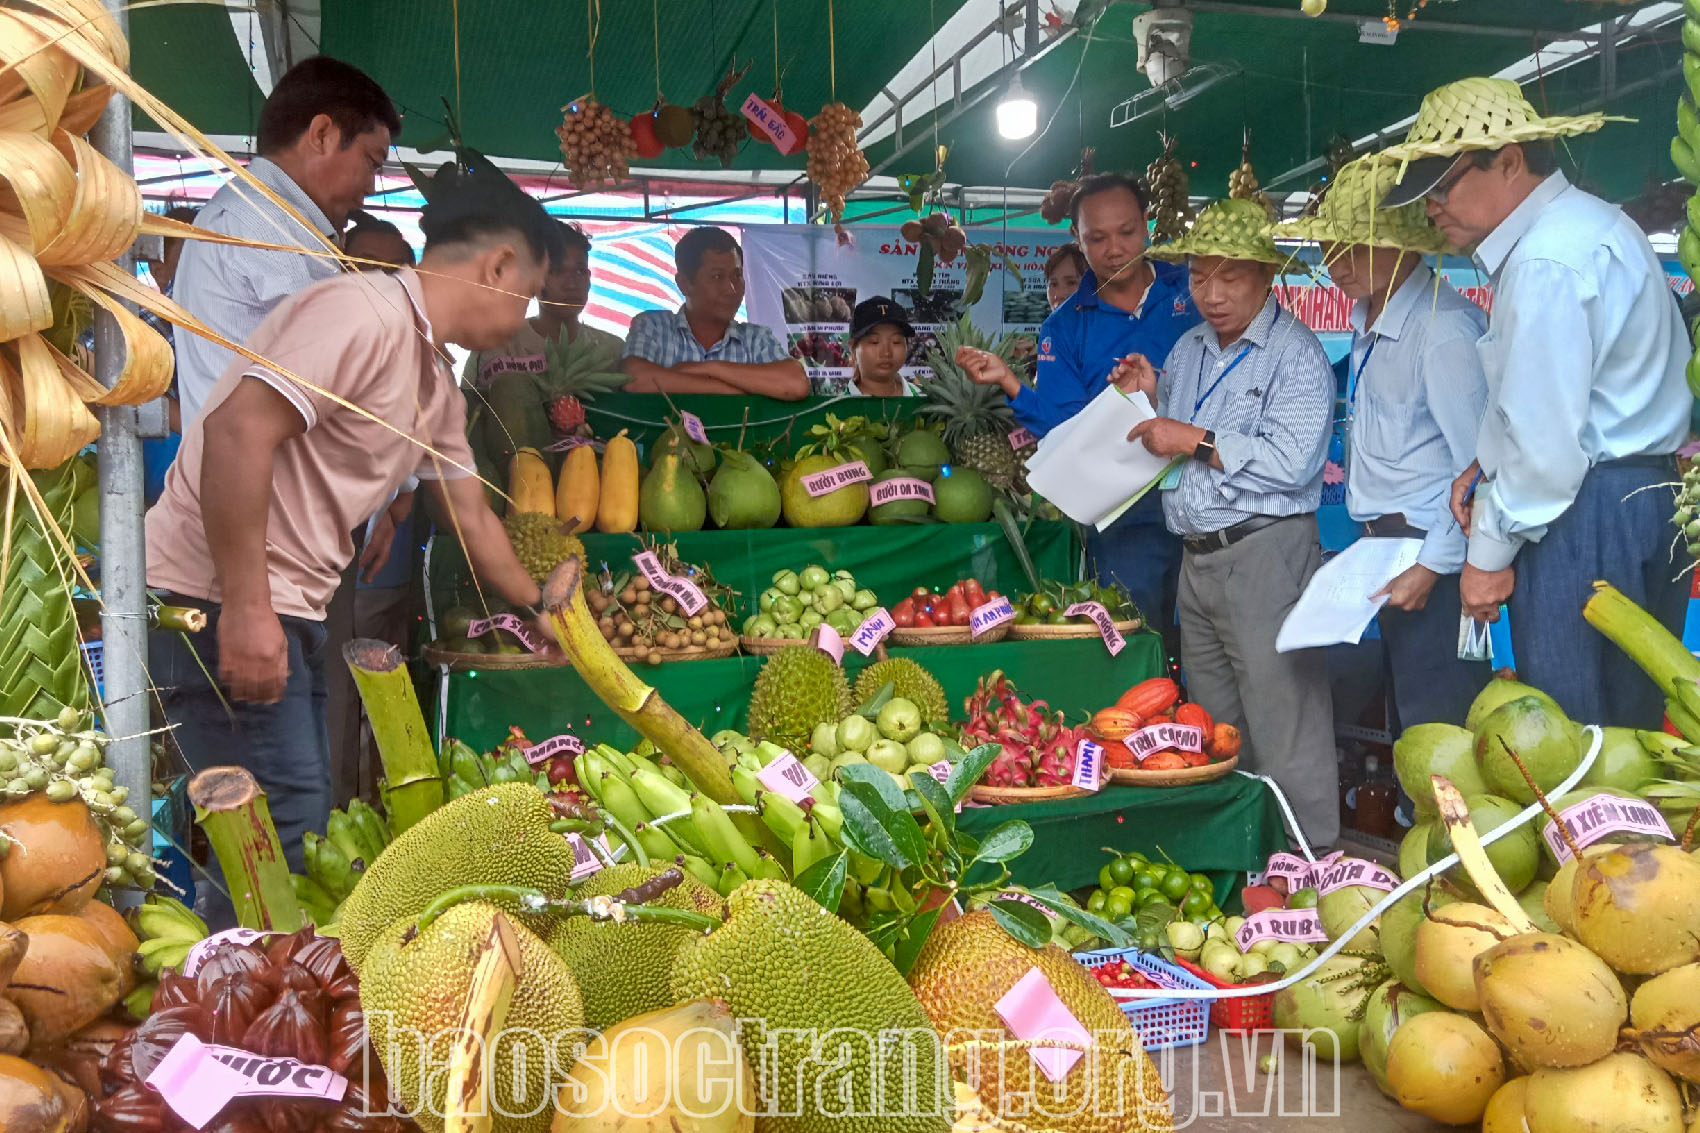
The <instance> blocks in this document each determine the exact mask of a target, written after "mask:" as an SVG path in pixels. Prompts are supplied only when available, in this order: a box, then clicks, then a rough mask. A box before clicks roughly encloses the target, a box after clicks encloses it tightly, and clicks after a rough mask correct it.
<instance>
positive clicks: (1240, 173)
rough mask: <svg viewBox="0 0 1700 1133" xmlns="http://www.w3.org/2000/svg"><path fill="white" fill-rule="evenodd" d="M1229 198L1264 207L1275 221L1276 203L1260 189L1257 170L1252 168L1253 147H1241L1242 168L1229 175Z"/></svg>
mask: <svg viewBox="0 0 1700 1133" xmlns="http://www.w3.org/2000/svg"><path fill="white" fill-rule="evenodd" d="M1228 196H1230V197H1232V198H1233V199H1235V200H1240V201H1252V202H1254V203H1255V204H1258V205H1260V206H1262V208H1263V211H1264V212H1265V213H1266V214H1268V216H1269V219H1270V220H1274V219H1275V203H1274V202H1273V201H1271V200H1270V199H1269V194H1268V193H1265V192H1264V191H1263V190H1262V189H1260V188H1259V187H1258V184H1257V170H1255V169H1253V168H1252V167H1251V146H1250V145H1249V144H1248V145H1245V146H1241V147H1240V167H1239V168H1238V169H1236V170H1234V171H1233V172H1232V173H1230V174H1228Z"/></svg>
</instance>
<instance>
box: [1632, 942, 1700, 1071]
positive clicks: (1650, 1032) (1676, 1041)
mask: <svg viewBox="0 0 1700 1133" xmlns="http://www.w3.org/2000/svg"><path fill="white" fill-rule="evenodd" d="M1629 1021H1630V1022H1631V1023H1633V1024H1634V1025H1635V1041H1636V1042H1637V1043H1639V1044H1640V1047H1641V1052H1642V1053H1643V1054H1645V1055H1646V1056H1647V1057H1648V1059H1650V1060H1651V1061H1652V1063H1653V1065H1654V1066H1657V1067H1658V1068H1659V1069H1661V1070H1664V1071H1666V1072H1667V1073H1670V1074H1675V1075H1676V1076H1677V1077H1679V1078H1686V1079H1687V1080H1688V1081H1690V1082H1700V964H1684V965H1683V966H1682V967H1680V968H1672V969H1671V970H1670V971H1668V972H1665V973H1663V974H1661V975H1657V976H1654V977H1653V978H1652V979H1650V980H1648V981H1647V982H1646V983H1644V984H1642V985H1641V986H1640V987H1639V988H1637V989H1636V990H1635V997H1634V998H1633V999H1631V1000H1630V1001H1629Z"/></svg>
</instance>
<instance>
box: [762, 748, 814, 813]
mask: <svg viewBox="0 0 1700 1133" xmlns="http://www.w3.org/2000/svg"><path fill="white" fill-rule="evenodd" d="M756 778H757V779H759V780H760V781H761V785H762V786H764V787H766V788H767V789H768V790H770V791H772V792H773V793H774V794H776V795H783V796H785V797H786V798H788V799H790V800H791V801H792V802H794V803H801V802H802V801H803V800H804V799H808V798H812V797H813V795H812V794H811V792H813V791H814V789H815V788H816V787H818V786H820V780H819V779H816V778H815V777H814V774H813V773H812V772H810V770H809V769H808V768H807V767H804V766H803V764H802V763H801V762H800V761H799V760H798V759H797V757H796V756H794V755H792V754H791V753H790V752H785V753H783V754H781V755H779V756H777V757H776V758H775V759H774V760H773V762H772V763H769V764H768V765H767V766H766V767H763V768H762V769H761V770H760V771H758V772H756Z"/></svg>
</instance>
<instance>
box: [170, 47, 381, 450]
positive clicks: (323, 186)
mask: <svg viewBox="0 0 1700 1133" xmlns="http://www.w3.org/2000/svg"><path fill="white" fill-rule="evenodd" d="M400 130H401V119H400V117H398V116H397V114H396V111H395V107H394V106H393V105H392V104H391V103H390V100H389V96H388V95H386V94H385V93H384V91H383V88H381V87H380V86H378V84H377V83H376V82H374V81H373V80H372V79H371V77H370V76H368V75H367V74H366V73H365V72H363V71H361V70H359V69H358V68H356V67H351V66H349V65H348V64H347V63H343V62H340V61H338V60H336V59H330V58H327V57H325V56H322V55H321V56H316V57H314V58H312V59H305V60H303V61H301V62H300V63H297V64H296V65H295V66H294V67H291V68H290V69H289V71H288V72H287V73H286V74H285V75H284V76H283V78H281V79H279V80H278V82H277V86H276V87H274V88H273V89H272V93H271V97H270V98H268V99H266V104H265V106H264V107H263V108H262V109H261V110H260V125H259V129H258V131H257V134H256V137H255V148H256V149H257V150H258V152H259V156H258V157H256V158H254V160H253V161H251V162H250V163H249V164H248V172H249V173H251V174H253V175H254V177H255V178H256V179H257V180H258V181H259V182H260V183H261V184H263V185H265V186H266V187H267V188H268V189H270V190H271V191H272V192H274V193H276V194H277V195H278V197H280V198H281V199H282V200H284V201H285V202H287V203H288V204H289V205H290V206H291V207H292V208H294V210H295V211H296V212H297V213H299V214H301V217H302V218H303V219H305V220H306V221H307V222H308V223H309V224H311V225H312V227H311V228H310V229H309V228H304V227H302V225H301V222H300V221H298V220H296V219H295V218H294V217H292V216H290V215H289V214H288V213H287V212H285V211H284V210H283V209H281V208H279V207H278V206H277V205H276V204H275V203H273V202H272V201H271V200H269V199H268V198H266V197H265V196H264V195H262V194H261V193H260V192H259V190H257V189H255V188H254V187H253V186H252V185H248V184H245V183H243V182H241V181H239V180H232V181H231V182H230V183H229V184H227V185H225V187H224V188H222V189H220V190H219V191H218V192H217V193H214V194H213V196H212V199H211V200H209V201H208V202H207V203H206V207H204V208H203V209H201V212H200V215H199V216H198V217H196V218H195V223H196V225H197V226H198V227H201V228H206V229H210V230H212V231H213V232H222V233H225V234H226V235H230V236H241V237H244V238H246V239H249V240H256V241H264V242H265V243H268V244H294V245H298V246H299V247H301V248H302V249H303V250H302V251H301V252H281V251H266V250H262V249H258V248H244V247H241V246H240V245H235V244H215V243H212V242H210V241H205V240H190V241H188V243H187V246H186V247H185V248H184V249H183V256H182V259H181V261H180V262H179V263H178V265H177V277H176V281H175V285H174V288H173V295H174V297H175V298H176V299H177V301H178V302H179V303H181V304H183V306H184V307H186V308H188V310H189V312H190V313H191V314H193V315H195V316H196V317H197V318H199V319H200V320H201V321H202V322H204V323H206V324H207V325H208V326H210V327H212V328H213V329H214V330H216V331H218V332H219V333H220V334H222V335H224V337H226V338H228V339H230V340H231V341H232V342H245V341H246V340H247V338H248V336H249V335H251V334H253V333H254V331H255V330H256V329H258V327H259V325H260V323H262V322H264V321H265V317H266V316H267V315H268V314H270V313H271V310H272V308H273V307H276V306H277V305H278V304H279V303H281V302H283V300H285V299H287V298H288V297H289V296H291V295H293V294H295V293H296V292H298V291H301V290H303V289H304V288H306V287H307V286H308V285H309V284H311V283H314V282H316V281H318V280H321V279H328V278H329V277H331V276H333V275H335V274H336V273H337V270H338V266H337V261H336V259H335V258H334V257H333V256H330V255H328V254H326V253H328V252H330V251H332V250H333V249H334V247H335V245H336V239H337V235H338V234H339V233H340V232H341V231H342V229H343V225H344V224H346V223H347V222H348V214H349V213H350V212H352V211H353V210H355V209H357V208H359V207H360V203H361V202H362V201H364V200H365V199H366V197H367V196H368V195H369V194H370V193H371V192H372V189H373V186H374V185H375V183H376V178H377V174H378V168H379V167H380V166H382V165H383V163H384V157H385V155H386V154H387V153H388V152H389V147H390V141H391V139H392V138H393V137H394V136H395V135H396V134H397V133H399V132H400ZM312 253H319V254H316V255H315V254H312ZM234 359H235V355H233V354H232V353H231V352H230V351H228V350H226V349H224V348H223V347H222V346H217V345H214V344H213V343H211V342H208V341H207V340H206V339H203V338H201V337H199V336H198V335H192V334H190V335H183V336H181V338H180V341H179V342H178V343H177V387H178V391H179V398H180V401H179V405H180V407H181V411H182V417H183V429H184V431H185V432H187V431H188V428H189V422H190V421H192V420H194V419H195V417H196V416H198V415H199V414H200V412H201V406H202V405H203V404H204V403H205V401H206V397H207V394H208V393H210V392H211V391H212V388H213V386H214V385H215V384H216V383H217V382H218V379H219V377H220V376H221V375H222V374H223V373H224V371H225V370H226V369H227V368H228V367H229V366H230V364H231V362H232V361H234Z"/></svg>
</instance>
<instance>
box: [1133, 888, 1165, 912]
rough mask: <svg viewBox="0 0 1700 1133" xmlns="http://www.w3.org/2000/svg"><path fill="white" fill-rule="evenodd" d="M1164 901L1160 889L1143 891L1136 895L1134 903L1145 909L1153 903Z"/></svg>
mask: <svg viewBox="0 0 1700 1133" xmlns="http://www.w3.org/2000/svg"><path fill="white" fill-rule="evenodd" d="M1162 899H1163V892H1162V890H1160V889H1141V890H1140V891H1139V892H1138V894H1136V895H1135V897H1134V899H1133V903H1134V904H1135V905H1137V906H1139V907H1140V908H1141V909H1143V908H1144V907H1145V906H1147V905H1149V904H1150V903H1151V902H1153V901H1161V900H1162Z"/></svg>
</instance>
